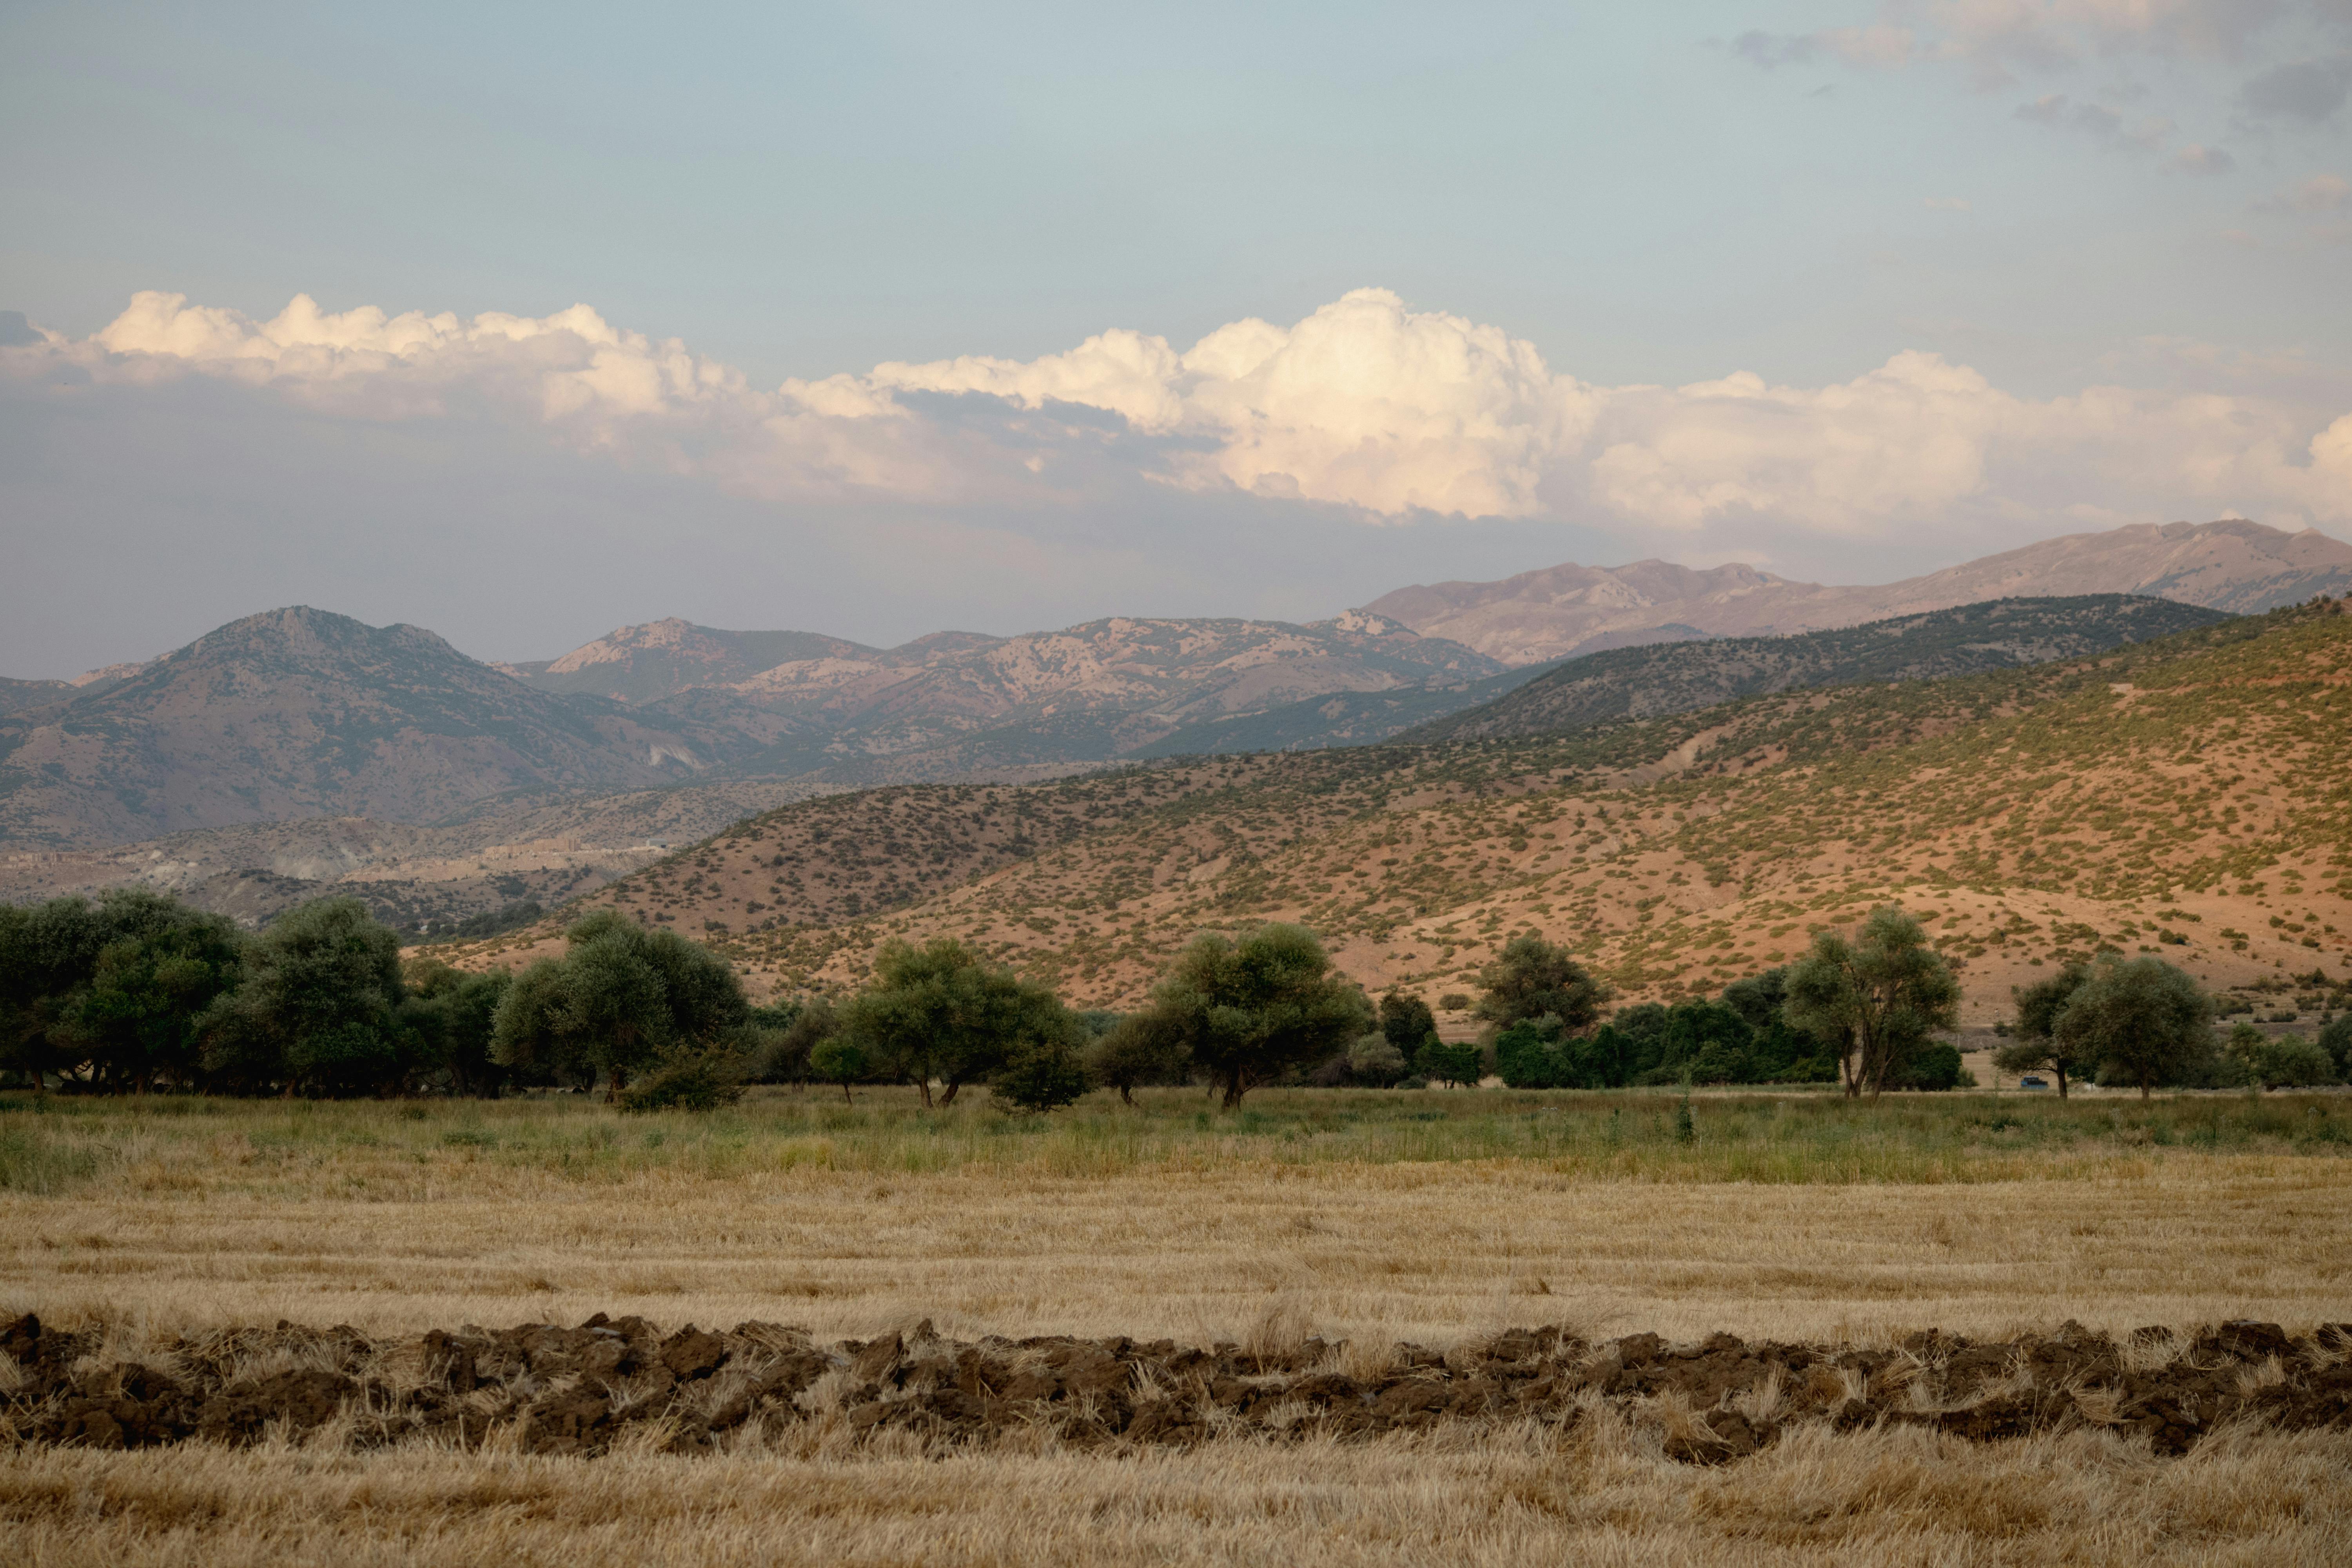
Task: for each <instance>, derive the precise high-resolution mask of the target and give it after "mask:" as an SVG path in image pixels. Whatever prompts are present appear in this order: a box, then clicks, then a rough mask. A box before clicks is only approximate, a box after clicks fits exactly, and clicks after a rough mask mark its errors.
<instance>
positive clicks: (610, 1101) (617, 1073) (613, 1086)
mask: <svg viewBox="0 0 2352 1568" xmlns="http://www.w3.org/2000/svg"><path fill="white" fill-rule="evenodd" d="M604 1103H605V1104H607V1105H618V1104H620V1103H621V1069H620V1068H614V1069H613V1071H612V1076H611V1077H609V1078H607V1079H605V1080H604Z"/></svg>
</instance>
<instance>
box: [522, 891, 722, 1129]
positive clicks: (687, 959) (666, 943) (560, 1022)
mask: <svg viewBox="0 0 2352 1568" xmlns="http://www.w3.org/2000/svg"><path fill="white" fill-rule="evenodd" d="M563 934H564V937H565V940H566V942H568V943H569V946H568V948H567V950H566V951H565V952H564V955H563V956H562V958H545V959H541V960H540V961H539V962H538V963H534V964H532V965H531V966H530V968H528V969H526V970H524V971H523V972H522V973H520V974H519V975H517V976H516V977H515V980H514V984H512V985H511V986H510V987H509V989H508V991H507V994H506V995H505V997H504V999H503V1000H501V1001H500V1002H499V1009H498V1014H497V1018H496V1021H495V1024H494V1026H493V1029H492V1035H491V1044H490V1054H491V1057H492V1058H493V1059H495V1060H496V1061H498V1062H499V1063H500V1064H502V1065H505V1066H509V1067H517V1068H536V1069H538V1070H541V1071H554V1072H572V1073H584V1074H586V1075H587V1076H589V1077H591V1078H593V1077H596V1076H598V1075H602V1076H603V1077H604V1079H605V1081H606V1086H607V1087H606V1089H605V1098H606V1099H608V1100H618V1099H619V1098H620V1091H621V1089H622V1086H623V1085H624V1084H625V1083H626V1082H627V1081H628V1078H629V1075H630V1074H632V1073H634V1072H639V1071H642V1070H643V1069H645V1068H646V1067H648V1066H650V1065H652V1063H653V1062H654V1061H655V1060H656V1058H659V1057H660V1056H661V1055H662V1054H663V1053H665V1052H667V1051H672V1050H675V1049H677V1048H680V1047H705V1048H707V1047H711V1046H714V1045H717V1044H719V1042H720V1040H721V1038H722V1037H724V1036H725V1035H726V1034H727V1033H728V1032H729V1031H730V1030H732V1029H735V1028H736V1027H738V1026H740V1025H741V1024H742V1023H743V1022H744V1021H745V1018H746V1017H747V1016H748V1015H749V1013H750V1005H749V1004H748V1003H747V1002H746V1001H745V1000H744V997H743V985H742V982H741V981H740V980H739V979H738V978H737V977H736V974H735V972H734V970H733V969H731V968H730V967H729V965H728V963H727V961H726V960H724V959H722V958H720V957H719V955H718V954H716V953H714V952H711V951H710V950H709V949H708V948H706V947H703V946H701V945H699V944H698V943H696V942H688V940H687V939H686V938H684V937H682V936H679V935H678V934H677V932H675V931H648V930H646V928H645V927H643V926H640V925H638V924H637V923H636V922H635V921H632V920H630V919H629V918H628V917H627V916H625V915H623V914H621V913H619V912H618V911H616V910H597V911H596V912H594V913H593V914H591V915H589V916H587V917H586V918H585V919H583V920H581V921H578V922H576V923H575V924H573V925H572V928H571V929H570V930H569V931H565V932H564V933H563Z"/></svg>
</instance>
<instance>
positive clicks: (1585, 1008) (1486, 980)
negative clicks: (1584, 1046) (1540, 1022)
mask: <svg viewBox="0 0 2352 1568" xmlns="http://www.w3.org/2000/svg"><path fill="white" fill-rule="evenodd" d="M1478 984H1480V985H1481V986H1482V987H1484V988H1485V994H1483V995H1481V996H1480V997H1479V998H1478V1006H1477V1010H1476V1016H1478V1017H1479V1018H1481V1019H1484V1020H1485V1021H1486V1022H1487V1023H1489V1024H1492V1025H1494V1026H1496V1028H1498V1029H1500V1028H1507V1027H1509V1026H1511V1025H1513V1024H1516V1023H1518V1022H1520V1021H1522V1020H1523V1019H1528V1018H1541V1017H1545V1016H1550V1017H1554V1018H1558V1019H1559V1022H1560V1027H1561V1028H1562V1030H1564V1031H1565V1032H1566V1033H1568V1034H1570V1035H1580V1034H1583V1033H1584V1032H1585V1031H1586V1030H1588V1029H1590V1028H1591V1027H1592V1026H1593V1024H1594V1023H1595V1022H1596V1021H1597V1020H1598V1019H1599V1018H1600V1016H1601V1008H1602V1007H1603V1006H1605V1005H1607V1004H1608V1001H1609V996H1610V991H1609V987H1608V986H1606V985H1604V984H1601V982H1600V981H1598V980H1595V979H1594V978H1593V977H1592V976H1591V974H1590V973H1586V971H1585V968H1584V966H1583V965H1582V964H1580V963H1577V962H1576V960H1575V959H1573V958H1571V957H1570V956H1569V952H1568V950H1567V949H1566V948H1564V947H1561V946H1559V944H1558V943H1556V942H1546V941H1544V939H1543V938H1541V937H1539V936H1538V935H1536V934H1535V933H1534V932H1533V931H1523V932H1521V933H1520V934H1519V935H1517V936H1515V937H1513V938H1511V940H1510V941H1508V942H1505V943H1504V944H1503V951H1502V952H1500V953H1499V954H1497V955H1496V959H1495V961H1494V962H1493V963H1489V964H1488V965H1486V968H1484V969H1482V970H1480V971H1479V972H1478Z"/></svg>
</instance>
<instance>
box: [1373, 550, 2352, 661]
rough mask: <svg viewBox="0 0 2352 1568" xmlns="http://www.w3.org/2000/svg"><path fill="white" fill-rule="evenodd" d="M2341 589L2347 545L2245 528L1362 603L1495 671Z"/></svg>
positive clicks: (1653, 572) (1612, 570)
mask: <svg viewBox="0 0 2352 1568" xmlns="http://www.w3.org/2000/svg"><path fill="white" fill-rule="evenodd" d="M2347 591H2352V544H2347V543H2345V542H2343V541H2341V540H2339V539H2334V538H2331V537H2329V536H2328V535H2326V534H2324V533H2321V532H2319V531H2317V530H2315V529H2305V530H2304V531H2302V532H2300V533H2288V532H2286V531H2284V530H2281V529H2275V528H2269V527H2265V526H2264V525H2263V524H2262V523H2258V522H2249V521H2244V520H2243V519H2234V518H2233V519H2229V520H2225V521H2220V522H2208V523H2188V522H2174V523H2166V524H2163V525H2161V526H2158V524H2155V523H2138V524H2135V525H2133V526H2130V527H2126V528H2116V529H2109V530H2107V531H2104V532H2099V533H2076V534H2069V535H2066V536H2065V537H2063V538H2059V539H2048V540H2043V541H2042V542H2039V543H2035V544H2030V545H2027V546H2025V547H2024V548H2023V549H2020V550H2011V551H2005V552H2001V553H2000V554H1998V555H1988V556H1984V557H1982V558H1981V559H1979V560H1975V561H1967V562H1962V563H1960V564H1958V565H1957V566H1949V567H1946V568H1945V569H1944V570H1942V571H1940V572H1931V573H1929V574H1927V575H1926V576H1923V577H1912V578H1908V579H1906V580H1905V581H1903V582H1899V583H1889V584H1884V585H1883V586H1875V587H1825V586H1823V585H1822V584H1818V583H1796V582H1791V581H1790V580H1789V579H1787V578H1785V577H1776V576H1774V575H1773V574H1770V573H1769V572H1761V571H1759V570H1757V569H1756V568H1755V567H1752V566H1742V565H1728V566H1718V567H1715V568H1712V569H1710V570H1706V571H1695V570H1693V569H1691V568H1689V567H1685V566H1676V565H1675V564H1673V563H1669V562H1664V561H1637V562H1635V563H1633V564H1632V565H1630V566H1615V567H1602V566H1580V565H1577V564H1576V563H1573V562H1570V563H1567V564H1565V565H1560V566H1550V567H1546V568H1544V569H1543V570H1541V571H1538V572H1526V573H1522V574H1519V575H1518V576H1516V577H1508V578H1505V579H1504V580H1503V581H1501V582H1498V583H1438V584H1429V585H1426V586H1421V585H1416V586H1414V587H1411V588H1400V589H1398V590H1397V591H1396V592H1395V593H1392V594H1389V595H1383V596H1382V597H1381V598H1378V599H1375V600H1373V601H1372V602H1371V604H1370V605H1367V606H1365V607H1366V608H1367V609H1368V610H1369V611H1370V612H1371V613H1372V614H1374V615H1381V616H1390V617H1391V618H1393V619H1395V620H1399V621H1402V622H1403V623H1404V624H1405V625H1407V626H1411V627H1412V628H1413V629H1414V630H1415V631H1417V632H1420V633H1422V634H1423V636H1425V637H1450V638H1452V639H1454V641H1456V642H1462V643H1467V644H1469V645H1470V646H1471V647H1475V648H1476V649H1477V650H1478V651H1479V652H1481V653H1483V654H1486V655H1487V656H1489V657H1490V658H1498V659H1501V660H1502V661H1503V662H1505V663H1506V664H1515V665H1516V664H1532V663H1538V662H1540V661H1542V660H1545V659H1551V658H1566V657H1567V656H1569V655H1570V654H1576V653H1591V652H1596V651H1599V650H1601V649H1603V648H1611V647H1624V646H1626V645H1629V644H1636V643H1653V642H1675V641H1679V640H1682V639H1685V638H1688V637H1702V636H1703V637H1765V636H1777V635H1780V634H1785V633H1789V632H1803V631H1817V630H1821V629H1824V628H1827V627H1832V626H1854V625H1858V624H1860V623H1861V622H1864V621H1875V620H1883V619H1885V618H1886V617H1888V616H1910V615H1918V614H1921V613H1923V612H1925V611H1928V610H1940V609H1946V608H1948V607H1950V606H1952V605H1973V604H1978V603H1981V602H1982V601H1984V600H1987V599H2002V598H2008V597H2011V596H2012V595H2042V596H2053V595H2081V594H2143V595H2150V596H2152V597H2155V598H2161V599H2177V600H2179V601H2180V602H2181V603H2183V604H2189V605H2203V606H2204V607H2206V608H2208V609H2214V610H2226V611H2229V612H2230V613H2231V614H2234V615H2252V614H2255V613H2259V612H2261V611H2264V610H2269V609H2272V608H2274V607H2276V606H2278V605H2291V604H2298V603H2301V602H2302V601H2304V600H2305V599H2309V598H2311V597H2313V596H2315V595H2320V594H2334V595H2342V594H2344V593H2346V592H2347Z"/></svg>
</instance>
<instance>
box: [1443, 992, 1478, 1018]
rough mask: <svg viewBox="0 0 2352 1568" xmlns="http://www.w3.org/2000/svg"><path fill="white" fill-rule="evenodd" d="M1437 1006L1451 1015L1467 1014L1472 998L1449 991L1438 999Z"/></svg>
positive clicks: (1465, 994)
mask: <svg viewBox="0 0 2352 1568" xmlns="http://www.w3.org/2000/svg"><path fill="white" fill-rule="evenodd" d="M1437 1005H1439V1006H1441V1007H1443V1008H1444V1009H1445V1010H1446V1011H1447V1012H1449V1013H1462V1012H1466V1011H1468V1010H1469V1006H1470V997H1469V995H1468V994H1467V993H1465V992H1461V991H1448V992H1447V993H1446V994H1444V995H1443V996H1440V997H1439V998H1438V999H1437Z"/></svg>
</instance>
